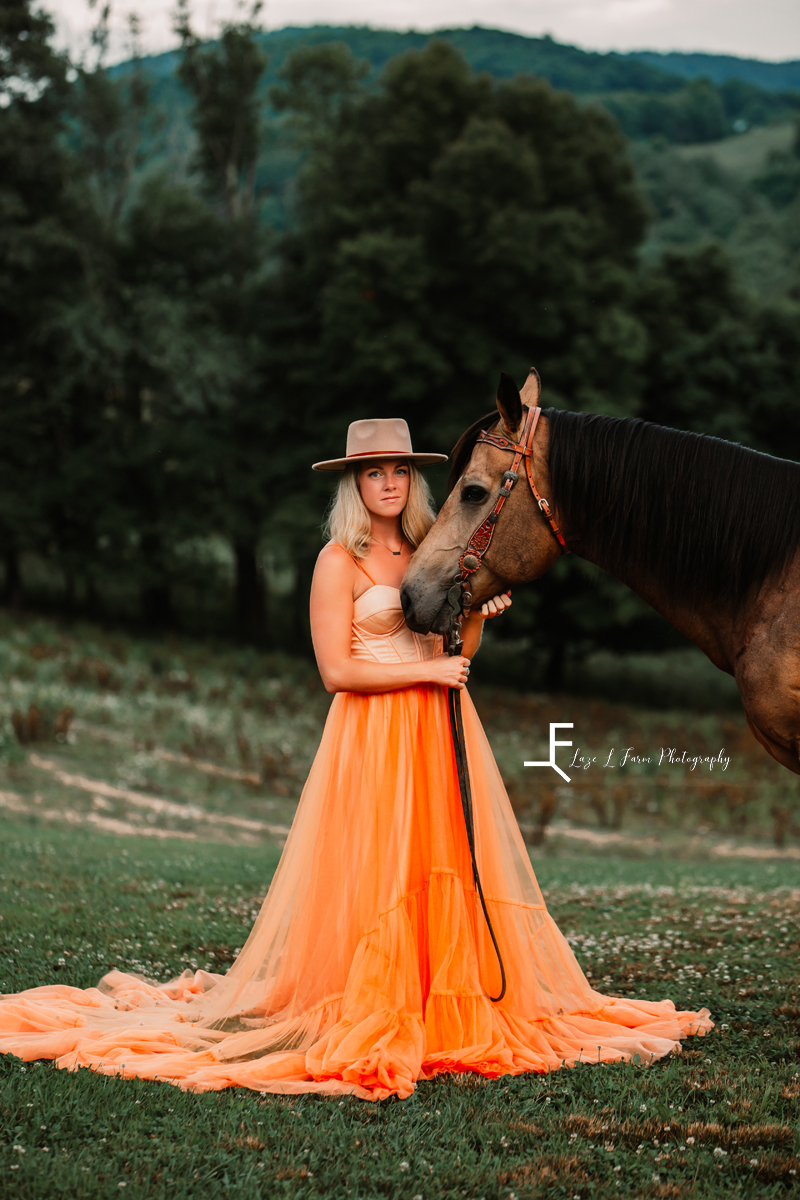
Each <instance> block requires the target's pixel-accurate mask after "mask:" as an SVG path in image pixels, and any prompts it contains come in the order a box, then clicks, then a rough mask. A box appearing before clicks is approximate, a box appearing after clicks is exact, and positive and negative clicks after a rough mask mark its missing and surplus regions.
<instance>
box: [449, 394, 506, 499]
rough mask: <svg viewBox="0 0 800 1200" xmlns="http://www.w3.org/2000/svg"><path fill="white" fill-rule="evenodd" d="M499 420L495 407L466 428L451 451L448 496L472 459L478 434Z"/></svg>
mask: <svg viewBox="0 0 800 1200" xmlns="http://www.w3.org/2000/svg"><path fill="white" fill-rule="evenodd" d="M499 420H500V414H499V412H498V411H497V409H496V408H493V409H492V411H491V412H488V413H484V414H483V416H482V417H478V419H477V421H474V422H473V423H472V425H470V427H469V429H465V430H464V432H463V433H462V435H461V437H460V438H459V439H458V441H457V442H456V444H455V446H454V447H453V449H452V450H451V452H450V475H449V476H448V479H447V494H448V496H449V495H450V493H451V492H452V490H453V488H454V487H455V486H456V484H457V483H458V481H459V479H460V478H461V476H462V475H463V473H464V468H465V467H466V465H467V463H468V462H469V460H470V457H471V455H472V451H473V450H474V449H475V443H476V442H477V440H478V434H479V433H480V432H481V430H482V429H488V428H489V427H490V426H491V425H494V424H495V422H496V421H499Z"/></svg>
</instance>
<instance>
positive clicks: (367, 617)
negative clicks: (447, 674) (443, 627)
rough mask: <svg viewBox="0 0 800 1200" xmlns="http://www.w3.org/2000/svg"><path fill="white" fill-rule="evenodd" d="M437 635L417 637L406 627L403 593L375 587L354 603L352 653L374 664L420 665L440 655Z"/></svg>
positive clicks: (440, 641)
mask: <svg viewBox="0 0 800 1200" xmlns="http://www.w3.org/2000/svg"><path fill="white" fill-rule="evenodd" d="M443 648H444V639H443V638H442V637H441V635H440V634H438V633H414V632H413V631H412V630H411V629H409V627H408V625H406V622H405V618H404V616H403V609H402V606H401V604H400V589H399V588H395V587H390V586H389V584H387V583H373V585H372V587H370V588H367V590H366V591H365V592H362V594H361V595H360V596H359V597H358V599H357V600H356V601H355V604H354V608H353V635H352V641H351V650H350V653H351V655H352V657H353V658H362V659H363V658H366V659H369V660H370V661H372V662H383V663H391V662H420V661H422V660H423V659H427V658H434V657H435V656H436V655H437V654H441V653H442V650H443Z"/></svg>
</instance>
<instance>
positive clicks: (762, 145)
mask: <svg viewBox="0 0 800 1200" xmlns="http://www.w3.org/2000/svg"><path fill="white" fill-rule="evenodd" d="M796 128H797V126H796V123H795V122H794V121H782V122H779V123H777V124H775V125H765V126H762V127H760V128H758V129H749V130H748V131H747V133H740V134H737V136H736V137H727V138H723V139H722V141H719V142H706V143H704V144H698V145H693V146H676V147H675V151H674V152H675V153H676V154H677V155H678V156H679V157H681V158H712V159H714V161H715V162H716V163H717V164H718V165H719V166H720V167H722V168H723V170H725V171H730V172H731V174H732V175H735V176H738V178H740V179H748V180H749V179H755V177H756V175H759V174H760V173H761V171H763V169H764V167H765V166H766V165H767V159H768V157H769V155H770V154H771V153H772V152H773V151H775V150H777V151H783V152H785V151H788V150H790V149H791V147H792V142H793V138H794V136H795V132H796Z"/></svg>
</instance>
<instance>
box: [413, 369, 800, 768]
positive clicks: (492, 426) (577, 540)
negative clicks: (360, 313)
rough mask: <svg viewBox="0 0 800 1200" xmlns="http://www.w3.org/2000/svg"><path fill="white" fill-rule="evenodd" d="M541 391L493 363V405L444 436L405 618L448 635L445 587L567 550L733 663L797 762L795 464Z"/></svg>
mask: <svg viewBox="0 0 800 1200" xmlns="http://www.w3.org/2000/svg"><path fill="white" fill-rule="evenodd" d="M539 394H540V382H539V376H538V374H537V373H536V371H535V370H534V369H532V370H531V373H530V374H529V376H528V379H527V381H526V383H525V386H524V387H523V389H522V393H521V394H520V392H519V391H518V390H517V387H516V385H515V384H514V382H513V380H511V379H510V378H509V376H507V375H502V376H501V379H500V386H499V388H498V392H497V411H492V412H490V413H487V414H486V415H485V416H483V417H481V418H480V419H479V420H478V421H476V422H475V423H474V424H473V425H471V426H470V428H469V429H467V430H466V432H465V433H464V434H462V436H461V438H460V439H459V441H458V442H457V443H456V446H455V448H454V450H453V455H452V465H451V471H450V481H449V487H450V490H449V495H448V498H447V500H446V502H445V504H444V505H443V506H442V509H441V512H440V513H439V515H438V517H437V519H436V523H435V524H434V525H433V527H432V528H431V530H430V532H429V533H428V536H427V537H426V538H425V539H424V541H423V542H422V543H421V545H420V546H419V548H418V550H417V551H416V553H415V554H414V557H413V559H412V560H411V564H410V566H409V569H408V571H407V572H406V575H405V577H404V580H403V585H402V589H401V598H402V604H403V611H404V613H405V617H406V621H407V622H408V624H409V626H410V627H411V628H412V629H414V630H416V631H417V632H421V633H422V632H428V631H430V630H433V631H434V632H437V633H448V630H450V631H452V628H453V626H452V622H451V614H452V610H453V608H454V607H455V602H454V600H453V595H454V590H456V589H460V591H461V594H462V596H463V597H464V600H465V603H466V606H467V607H468V606H469V604H470V603H472V604H473V605H475V604H482V603H483V601H484V600H487V599H488V598H489V597H490V596H493V595H495V594H497V592H499V591H503V590H505V588H507V587H509V586H510V585H513V584H520V583H527V582H529V581H530V580H533V579H538V578H539V577H540V576H541V575H543V574H544V573H545V572H546V571H548V570H549V569H550V567H551V566H552V565H553V563H554V562H555V561H556V559H557V558H558V557H559V555H561V554H562V553H565V552H570V553H572V554H577V555H579V556H580V557H581V558H584V559H587V560H588V561H589V562H592V563H595V564H596V565H597V566H599V567H601V568H603V570H605V571H608V572H609V573H610V574H611V575H614V576H616V578H617V579H620V580H622V581H623V583H626V584H627V585H628V587H630V588H631V589H632V590H633V591H634V592H636V594H637V595H639V596H641V597H642V599H643V600H645V601H646V602H647V603H648V604H649V605H650V606H651V607H652V608H654V609H655V610H656V612H659V613H661V615H662V616H664V617H666V619H667V620H668V621H670V622H671V623H672V625H674V626H675V627H676V628H677V629H679V630H681V632H683V633H684V634H685V635H686V636H687V637H688V638H690V639H691V640H692V641H693V642H694V643H695V645H697V646H699V647H700V649H701V650H703V651H704V653H705V654H706V655H708V657H709V658H710V659H711V661H712V662H713V663H714V665H715V666H717V667H719V669H720V670H722V671H727V672H728V673H729V674H731V675H733V677H734V678H735V680H736V683H737V685H738V687H739V692H740V694H741V697H742V704H743V706H744V711H745V715H746V717H747V723H748V725H749V726H750V729H751V730H752V732H753V734H754V735H755V737H756V738H757V739H758V741H759V742H760V743H761V745H762V746H764V748H765V749H766V750H767V751H768V752H769V753H770V754H771V755H772V756H773V758H776V759H777V760H778V762H779V763H782V764H783V766H785V767H788V768H789V770H790V771H795V772H796V773H797V774H800V465H798V464H796V463H793V462H788V461H786V460H784V459H781V458H773V457H771V456H770V455H768V454H760V453H758V452H757V451H755V450H749V449H746V448H745V447H743V446H738V445H735V444H733V443H731V442H725V441H722V440H720V439H719V438H714V437H708V436H706V435H704V434H698V433H685V432H681V431H679V430H674V429H668V428H666V427H664V426H661V425H655V424H652V423H650V422H647V421H642V420H639V419H638V418H621V417H607V416H602V415H597V414H591V413H574V412H562V411H560V410H557V409H552V408H551V409H547V410H546V411H544V412H543V411H542V410H541V409H539V408H538V400H539ZM504 473H505V474H504ZM467 588H469V591H466V589H467ZM456 595H458V591H457V590H456ZM544 633H545V636H546V629H545V630H544Z"/></svg>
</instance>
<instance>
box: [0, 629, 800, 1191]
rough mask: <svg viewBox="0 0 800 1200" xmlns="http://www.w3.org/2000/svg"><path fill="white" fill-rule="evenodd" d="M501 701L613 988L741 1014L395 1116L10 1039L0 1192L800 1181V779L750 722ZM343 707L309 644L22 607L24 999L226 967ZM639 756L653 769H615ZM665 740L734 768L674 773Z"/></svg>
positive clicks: (2, 952) (6, 746)
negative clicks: (257, 646) (26, 1054)
mask: <svg viewBox="0 0 800 1200" xmlns="http://www.w3.org/2000/svg"><path fill="white" fill-rule="evenodd" d="M640 666H641V665H640ZM621 669H622V668H621V667H620V670H621ZM641 669H644V667H643V666H641ZM682 669H683V668H682ZM685 669H686V670H687V671H689V675H688V676H687V678H688V679H690V678H691V671H690V667H688V666H687V667H686V668H685ZM653 670H654V676H655V673H656V672H657V671H658V670H662V671H663V670H664V667H662V666H660V665H659V666H656V667H654V668H653ZM619 686H620V684H619V681H618V686H617V694H619ZM471 690H472V691H473V696H474V699H475V702H476V704H477V706H478V708H479V711H480V712H481V714H482V717H483V719H484V723H485V725H486V729H487V732H488V734H489V738H490V741H491V743H492V746H493V748H494V750H495V752H496V755H497V759H498V762H499V764H500V767H501V770H502V773H503V777H504V779H505V780H506V783H507V786H508V789H509V793H510V795H511V798H512V802H513V803H514V806H515V809H516V811H517V813H518V816H519V818H520V822H521V825H522V827H523V830H524V831H525V832H526V834H527V835H528V836H529V837H530V838H531V840H532V841H533V842H534V843H535V845H534V847H533V848H532V851H531V853H532V855H533V858H534V865H535V868H536V871H537V874H538V876H539V878H540V881H541V882H542V885H543V887H544V888H545V891H546V895H547V899H548V904H549V905H550V908H551V910H552V912H553V914H554V916H555V917H556V920H557V921H558V922H559V924H560V925H561V927H562V929H563V930H564V931H565V933H566V934H567V936H568V937H569V938H570V941H571V943H572V945H573V948H574V949H575V952H576V954H577V955H578V957H579V959H580V961H581V963H582V965H583V966H584V969H585V970H586V972H587V974H588V975H589V976H590V978H591V979H592V980H593V982H594V983H595V984H596V986H598V987H599V988H600V989H601V990H603V991H607V992H609V993H610V994H612V995H614V994H620V995H625V994H630V995H636V996H646V997H648V998H653V999H658V998H662V997H665V996H668V997H670V998H671V999H673V1000H674V1001H675V1003H676V1004H677V1005H679V1006H680V1007H692V1008H699V1007H701V1006H703V1005H705V1006H707V1007H708V1008H710V1009H711V1012H712V1016H713V1018H714V1020H715V1021H716V1023H717V1024H716V1028H715V1029H714V1031H713V1032H712V1034H711V1035H710V1036H709V1037H708V1038H706V1039H703V1040H698V1041H693V1040H691V1039H690V1040H688V1041H687V1042H686V1044H685V1050H684V1053H683V1054H682V1055H680V1056H673V1057H671V1058H669V1059H668V1060H666V1061H662V1062H660V1063H658V1064H656V1065H655V1066H653V1067H650V1068H647V1069H645V1068H642V1067H639V1066H636V1065H609V1066H604V1067H588V1066H587V1067H578V1068H576V1069H575V1070H570V1071H563V1072H558V1073H556V1074H555V1075H553V1076H551V1077H534V1076H527V1077H519V1078H514V1079H500V1080H496V1081H485V1080H482V1079H480V1078H478V1077H472V1076H470V1077H454V1078H447V1079H445V1078H443V1079H440V1080H437V1081H434V1082H432V1083H426V1084H422V1085H421V1086H420V1087H419V1089H418V1091H417V1093H416V1094H415V1096H414V1097H413V1098H412V1099H410V1100H408V1101H405V1102H397V1101H390V1102H386V1103H382V1104H377V1105H375V1104H369V1103H365V1102H362V1101H358V1100H353V1099H348V1100H342V1101H337V1100H330V1099H323V1098H315V1097H300V1098H295V1099H289V1098H286V1099H283V1098H279V1097H275V1096H260V1095H258V1094H256V1093H252V1092H245V1091H230V1092H223V1093H215V1094H206V1095H190V1094H184V1093H182V1092H180V1091H179V1090H178V1089H175V1088H172V1087H170V1086H169V1085H167V1084H153V1083H146V1082H139V1081H121V1080H115V1079H111V1078H107V1077H99V1076H98V1077H96V1076H94V1075H93V1074H92V1073H91V1072H89V1071H80V1072H78V1073H76V1074H68V1073H66V1072H61V1071H58V1070H56V1069H54V1068H53V1067H52V1065H51V1064H49V1063H37V1064H28V1065H27V1066H26V1065H23V1064H21V1063H20V1062H19V1061H17V1060H16V1059H12V1058H9V1057H4V1058H0V1077H2V1087H1V1088H0V1113H1V1116H0V1196H5V1195H8V1196H18V1197H21V1198H24V1200H27V1198H28V1197H31V1198H36V1200H39V1198H41V1200H50V1198H51V1197H55V1196H64V1197H109V1196H112V1195H113V1196H118V1195H126V1196H128V1197H137V1198H138V1197H142V1198H144V1197H148V1198H149V1197H165V1198H166V1197H170V1200H173V1198H174V1200H178V1198H180V1197H199V1196H201V1195H202V1196H207V1195H218V1194H219V1195H224V1196H230V1197H242V1198H244V1197H247V1198H248V1200H259V1198H260V1197H265V1198H266V1197H273V1196H309V1197H313V1196H319V1197H342V1198H343V1200H344V1198H346V1197H354V1198H355V1197H363V1198H371V1197H376V1198H377V1197H397V1198H398V1200H400V1198H402V1200H416V1198H421V1200H436V1198H437V1197H440V1196H441V1197H454V1198H456V1197H475V1198H476V1200H477V1198H479V1197H484V1198H486V1200H494V1198H495V1197H497V1198H498V1200H512V1198H513V1197H516V1198H517V1200H522V1198H523V1197H525V1198H529V1197H580V1198H581V1200H589V1198H590V1197H592V1198H593V1197H605V1196H608V1197H634V1198H638V1197H640V1196H661V1197H676V1198H678V1197H682V1196H695V1197H697V1198H698V1200H705V1197H712V1198H713V1197H722V1196H726V1197H727V1196H742V1197H751V1196H758V1197H762V1196H763V1197H772V1196H782V1195H784V1194H785V1193H788V1192H790V1191H794V1190H796V1188H797V1184H798V1172H799V1171H800V1133H799V1132H798V1120H797V1111H798V1100H800V978H799V974H800V973H799V972H798V967H797V964H798V951H800V882H799V881H798V862H797V860H798V857H800V854H799V852H798V849H797V847H796V845H795V839H796V837H797V835H798V832H799V831H798V825H797V815H796V813H797V810H796V805H795V803H794V796H795V792H796V780H795V779H794V778H793V777H792V776H791V775H789V773H788V772H785V771H782V770H781V769H780V768H778V767H777V765H776V764H773V763H772V762H771V760H769V759H768V758H767V757H766V755H764V754H763V752H762V751H761V750H760V748H759V747H757V746H756V745H755V743H754V741H753V739H752V737H751V735H750V734H749V733H748V731H747V729H746V727H745V725H744V721H743V718H742V717H741V716H739V715H738V714H736V713H734V712H721V713H714V712H687V711H686V710H685V709H683V710H680V711H677V710H669V709H664V710H661V711H659V710H657V709H637V708H634V707H632V706H627V705H623V704H610V703H607V702H605V701H601V700H598V699H592V698H591V697H588V696H587V697H569V696H557V697H556V696H542V695H520V694H515V693H510V692H507V691H505V690H503V689H500V688H490V687H484V688H480V687H476V688H473V689H471ZM329 700H330V698H329V697H328V696H327V695H326V694H325V693H324V692H323V690H322V688H321V686H320V684H319V681H318V678H317V675H316V672H315V671H314V670H313V668H312V667H311V666H310V665H309V664H306V663H302V662H297V661H292V660H288V659H284V658H281V657H280V656H264V655H260V654H257V653H256V652H254V651H249V650H244V649H236V648H232V647H229V646H228V647H225V646H213V645H211V644H209V643H202V642H192V641H190V640H177V639H166V640H165V639H155V638H153V639H149V640H148V639H141V638H133V637H127V636H123V635H120V634H111V633H107V632H104V631H102V630H100V629H99V628H96V627H91V626H84V625H78V626H71V625H63V624H60V623H56V622H52V621H43V620H35V619H28V620H23V619H20V618H19V617H18V616H17V617H15V618H14V619H13V621H12V620H11V619H10V618H9V617H7V616H6V617H3V616H2V615H0V991H1V992H6V993H7V992H11V991H16V990H19V989H21V988H25V987H31V986H36V985H40V984H47V983H54V982H63V983H68V984H72V985H77V986H81V987H83V986H90V985H93V984H95V983H96V982H97V981H98V979H99V977H100V976H101V975H103V974H104V973H105V972H106V971H108V970H109V969H111V968H112V967H115V966H117V967H120V968H121V969H123V970H130V971H135V972H139V973H142V974H145V975H147V976H148V977H152V978H156V979H158V980H165V979H167V978H169V977H171V976H173V975H176V974H178V973H179V972H180V971H181V970H183V969H184V968H185V967H190V968H192V969H195V968H198V967H200V968H205V969H210V970H216V971H224V970H225V969H226V967H227V965H228V964H229V963H230V962H231V961H232V960H233V959H234V958H235V957H236V954H237V952H238V950H239V948H240V947H241V945H242V943H243V941H244V939H245V937H246V935H247V932H248V931H249V929H250V926H251V924H252V922H253V919H254V917H255V915H256V913H257V911H258V908H259V905H260V903H261V900H262V898H263V896H264V894H265V891H266V888H267V886H268V883H269V879H270V878H271V875H272V872H273V870H274V868H275V865H276V863H277V861H278V858H279V855H280V848H281V845H282V842H283V839H284V837H285V834H286V831H287V828H288V825H289V824H290V823H291V819H292V815H293V812H294V809H295V806H296V803H297V799H298V797H299V794H300V790H301V787H302V783H303V780H304V778H305V776H306V773H307V770H308V766H309V764H310V762H311V759H312V757H313V754H314V750H315V748H316V744H317V742H318V739H319V734H320V731H321V728H322V724H323V721H324V718H325V714H326V712H327V706H328V703H329ZM551 721H572V722H573V723H574V729H573V730H572V731H571V733H572V738H573V741H574V750H578V749H580V751H581V752H582V753H584V754H586V755H588V756H589V757H595V758H596V759H599V760H601V761H600V762H595V763H591V764H590V765H589V768H588V769H586V770H583V769H581V768H578V769H576V770H572V771H571V772H570V774H571V776H572V782H571V783H570V784H569V785H566V784H564V783H562V782H561V781H560V780H559V779H558V778H557V777H556V776H555V774H554V773H553V772H551V771H548V770H543V771H538V772H535V771H532V770H527V771H526V770H525V769H524V768H523V766H522V762H523V761H524V760H525V759H528V758H536V759H540V758H546V757H547V739H548V733H549V722H551ZM566 736H569V734H568V733H567V735H566ZM627 747H631V752H632V754H633V756H634V759H636V760H638V761H633V762H630V761H629V762H628V763H627V764H626V765H625V766H624V767H622V766H618V767H615V768H614V769H613V770H611V769H605V768H603V767H602V765H601V763H602V762H604V761H605V759H606V756H607V755H608V754H609V752H610V751H611V750H612V749H614V750H615V753H616V755H617V763H619V758H620V752H622V751H624V749H625V748H627ZM663 747H675V748H676V749H677V750H678V751H681V750H687V751H688V752H689V753H690V754H691V755H694V756H700V757H702V756H704V755H705V756H711V755H713V754H716V753H717V752H718V751H720V750H721V749H722V748H724V749H725V751H726V755H728V756H729V757H730V762H729V765H728V767H727V768H726V770H725V772H724V773H723V772H721V770H720V769H719V767H715V768H714V769H713V770H711V769H709V768H708V767H707V766H700V767H699V768H692V767H691V766H690V765H669V764H666V765H665V764H664V763H659V762H657V761H656V759H657V758H658V752H659V748H663ZM562 754H563V755H564V757H560V758H559V761H560V762H561V764H562V766H563V765H566V761H568V760H569V756H571V755H572V754H573V748H571V749H570V750H569V751H566V750H565V751H563V752H562ZM648 757H650V758H651V759H652V761H650V762H648V761H645V760H646V759H647V758H648ZM775 841H778V842H780V843H783V845H782V848H778V849H776V848H775V846H774V844H773V843H774V842H775ZM759 856H761V857H759Z"/></svg>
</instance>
